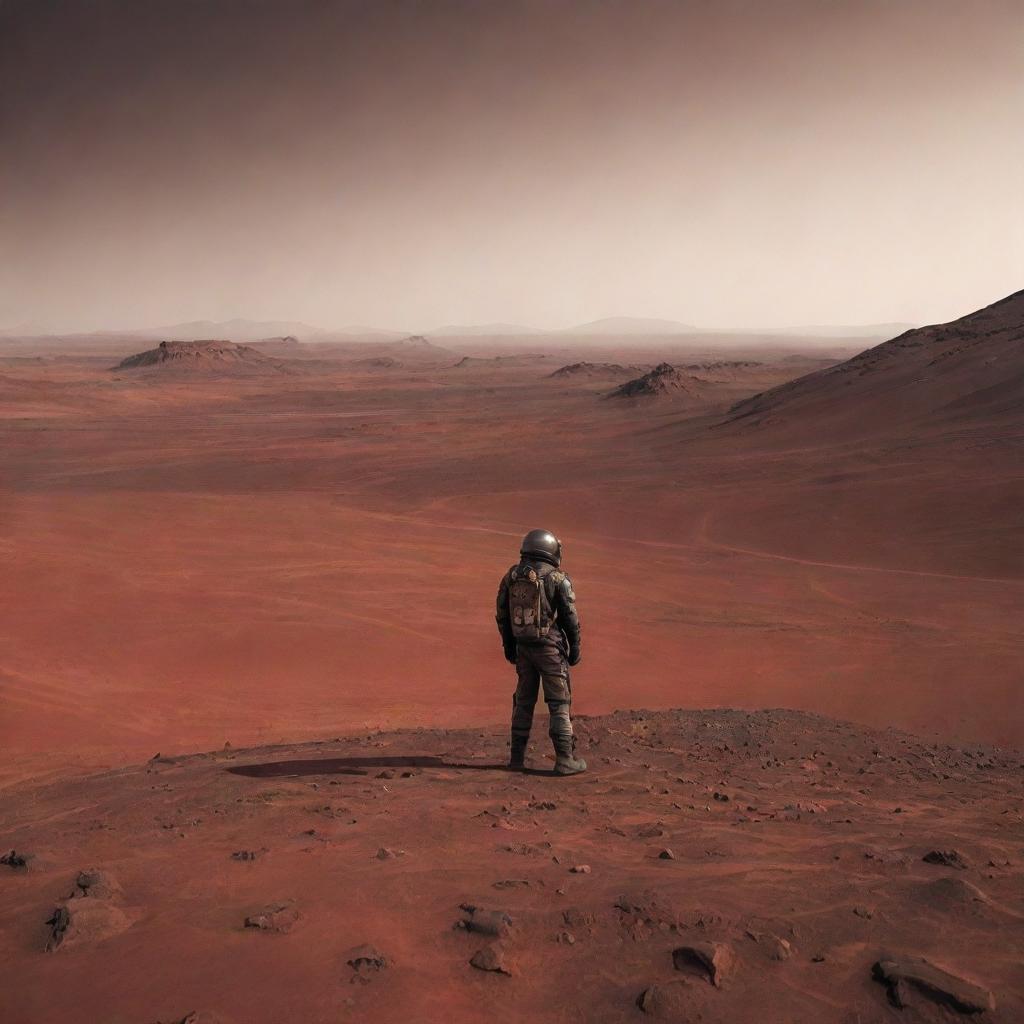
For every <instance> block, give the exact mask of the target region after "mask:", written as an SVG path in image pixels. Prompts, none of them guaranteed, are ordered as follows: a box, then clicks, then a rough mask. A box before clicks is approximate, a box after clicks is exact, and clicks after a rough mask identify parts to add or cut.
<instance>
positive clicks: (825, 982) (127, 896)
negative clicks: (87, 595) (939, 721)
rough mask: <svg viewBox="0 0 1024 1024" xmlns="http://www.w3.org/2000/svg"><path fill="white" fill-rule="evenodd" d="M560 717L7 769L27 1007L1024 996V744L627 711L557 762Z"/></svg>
mask: <svg viewBox="0 0 1024 1024" xmlns="http://www.w3.org/2000/svg"><path fill="white" fill-rule="evenodd" d="M543 731H544V730H543V723H542V722H540V721H538V723H537V735H536V736H535V739H534V744H533V748H532V750H531V758H530V760H531V763H532V765H533V770H532V771H530V772H529V773H527V774H525V775H522V774H511V773H508V772H507V771H505V770H503V768H502V767H501V765H502V764H503V762H504V760H505V758H506V757H507V744H506V741H505V736H504V733H503V732H499V731H496V730H484V731H479V730H473V729H461V730H452V731H445V730H439V729H431V730H425V729H412V730H402V731H398V732H384V733H377V732H373V733H370V734H368V735H364V736H361V737H353V738H350V739H345V740H337V741H327V742H324V743H320V744H307V745H291V746H277V747H263V748H253V749H248V750H222V751H220V752H217V753H213V754H202V755H195V756H190V757H183V758H168V757H160V758H157V759H156V760H154V761H151V762H148V763H147V764H144V765H142V766H139V767H130V768H122V769H118V770H115V771H110V772H105V773H101V774H97V775H92V776H88V777H82V778H78V779H75V780H66V781H63V782H60V783H46V784H38V783H33V784H21V785H18V786H15V787H13V788H10V789H8V790H7V791H6V793H5V799H4V802H3V807H2V811H0V835H2V836H3V838H4V842H5V844H6V846H8V847H11V846H13V847H14V850H15V852H16V854H22V855H25V856H26V857H27V865H26V866H25V867H9V866H6V865H2V864H0V923H2V924H0V1017H2V1019H3V1020H4V1021H5V1022H7V1024H42V1022H47V1024H49V1022H53V1021H61V1022H64V1024H95V1022H97V1021H104V1022H110V1024H153V1022H155V1021H162V1022H172V1021H173V1022H180V1021H183V1020H187V1021H190V1022H191V1021H207V1022H212V1021H220V1022H222V1024H223V1022H235V1024H289V1022H293V1021H311V1022H312V1021H352V1022H356V1021H358V1022H367V1024H377V1022H379V1024H394V1022H398V1021H440V1020H450V1021H458V1022H481V1024H485V1022H486V1024H494V1022H502V1021H507V1022H518V1021H523V1020H533V1021H539V1022H576V1021H579V1022H583V1021H586V1022H590V1024H603V1022H621V1021H641V1020H646V1019H652V1020H666V1021H687V1022H689V1021H692V1022H697V1021H700V1022H702V1024H719V1022H721V1024H732V1022H737V1021H751V1022H753V1021H757V1022H759V1024H761V1022H763V1024H794V1022H796V1024H804V1022H807V1024H810V1022H818V1024H831V1022H836V1024H856V1022H860V1024H882V1022H885V1021H892V1020H901V1021H908V1022H940V1021H947V1022H948V1021H951V1020H954V1019H966V1017H965V1013H964V1012H962V1009H963V1007H965V1006H967V1007H973V1008H974V1009H976V1010H979V1011H980V1015H979V1016H972V1017H971V1019H976V1020H982V1021H991V1022H993V1024H997V1022H1002V1024H1012V1022H1017V1021H1020V1020H1022V1019H1024V966H1022V961H1021V957H1020V950H1021V948H1022V946H1024V898H1022V893H1024V885H1022V882H1024V873H1022V864H1024V824H1022V810H1024V790H1022V784H1021V778H1022V775H1021V769H1022V767H1024V765H1022V762H1021V758H1020V756H1019V755H1010V754H1007V753H1003V752H1000V751H997V750H993V749H991V748H987V747H981V746H973V747H970V748H966V749H964V748H957V747H951V746H947V745H933V744H931V743H922V742H920V741H917V740H915V739H913V738H912V737H909V736H907V735H905V734H902V733H897V732H894V731H891V730H889V731H885V732H876V731H872V730H870V729H866V728H863V727H859V726H854V725H851V724H847V723H841V722H836V721H833V720H829V719H825V718H822V717H818V716H815V715H810V714H806V713H798V712H780V711H764V712H757V713H752V714H747V713H744V712H738V711H709V712H675V711H663V712H621V713H618V714H615V715H612V716H608V717H603V718H595V719H587V720H583V721H580V722H579V732H580V737H581V741H580V746H581V749H582V753H583V754H584V756H585V757H586V758H587V759H588V761H589V762H590V765H591V770H590V771H589V772H588V773H586V774H584V775H581V776H576V777H573V778H569V779H560V778H557V777H554V776H553V775H552V774H551V772H550V760H549V759H548V756H547V738H546V736H544V735H543ZM72 893H73V894H74V895H73V897H72V896H71V894H72ZM69 897H70V898H69ZM466 908H476V909H474V910H472V911H470V910H468V909H466ZM61 910H63V911H66V912H67V919H66V920H67V928H66V930H64V931H63V933H62V936H61V938H62V941H60V943H59V944H58V945H56V948H54V949H53V950H52V951H50V952H47V951H45V946H46V944H47V941H48V937H50V938H51V942H52V941H55V940H53V939H52V931H53V926H52V925H50V926H47V925H46V923H45V922H47V921H48V920H54V919H58V918H59V913H55V912H59V911H61ZM247 921H248V922H249V923H248V926H247V924H246V922H247ZM702 958H704V959H702ZM922 959H923V961H924V963H923V964H922V962H921V961H922ZM471 960H472V961H473V962H474V963H475V964H476V965H477V966H474V965H473V964H471ZM880 962H882V963H885V964H887V965H888V967H887V968H886V969H887V970H889V971H891V970H893V969H895V968H893V965H894V964H895V965H896V968H898V969H900V970H903V971H905V972H909V973H910V974H911V975H912V976H913V978H916V979H918V981H914V980H911V981H904V982H901V983H900V984H898V985H892V986H890V985H889V984H887V983H883V981H881V980H875V979H874V978H873V976H872V969H873V967H874V965H875V964H876V963H880ZM711 968H713V971H714V973H713V974H712V973H711ZM921 979H923V980H924V982H929V981H931V982H934V983H935V984H932V985H929V984H922V983H921ZM713 981H714V982H715V983H714V984H713V983H712V982H713ZM891 999H900V1000H902V1002H903V1003H904V1004H905V1009H904V1010H903V1011H902V1012H901V1011H897V1010H896V1009H895V1008H894V1007H893V1005H892V1003H891ZM638 1001H639V1002H638ZM956 1005H959V1006H960V1007H961V1010H957V1009H955V1008H951V1006H953V1007H955V1006H956ZM193 1013H194V1014H195V1016H189V1015H190V1014H193Z"/></svg>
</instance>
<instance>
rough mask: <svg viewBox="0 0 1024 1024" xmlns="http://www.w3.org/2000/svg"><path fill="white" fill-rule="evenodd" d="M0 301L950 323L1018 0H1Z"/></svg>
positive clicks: (59, 309) (1010, 233) (990, 178)
mask: <svg viewBox="0 0 1024 1024" xmlns="http://www.w3.org/2000/svg"><path fill="white" fill-rule="evenodd" d="M0 143H2V159H0V245H2V251H0V259H2V266H0V327H3V326H11V325H13V324H16V323H19V322H23V321H27V322H34V323H40V324H43V325H47V326H50V327H53V328H56V329H61V330H68V329H94V328H99V327H131V326H151V325H154V324H160V323H169V322H174V321H179V320H191V319H198V318H212V319H227V318H230V317H233V316H245V317H252V318H255V319H264V318H295V319H302V320H306V321H309V322H312V323H317V324H321V325H324V326H329V327H340V326H343V325H346V324H353V323H368V324H374V325H379V326H395V327H400V328H405V329H410V330H411V329H425V328H430V327H433V326H435V325H438V324H442V323H452V322H488V321H515V322H524V323H530V324H536V325H538V326H564V325H567V324H570V323H574V322H579V321H584V320H590V319H594V318H598V317H604V316H611V315H638V316H659V317H670V318H675V319H680V320H684V321H687V322H690V323H696V324H700V325H707V326H778V325H785V324H799V323H863V322H870V321H888V320H910V321H915V322H925V321H934V320H941V319H948V318H950V317H953V316H956V315H958V314H960V313H963V312H966V311H967V310H969V309H971V308H974V307H976V306H979V305H983V304H985V303H987V302H989V301H991V300H993V299H995V298H998V297H1000V296H1001V295H1003V294H1005V293H1008V292H1010V291H1013V290H1016V289H1018V288H1021V287H1024V200H1022V192H1024V190H1022V188H1021V182H1022V181H1024V3H1020V2H1019V0H960V2H945V0H920V2H917V0H904V2H899V0H885V2H872V0H865V2H848V3H840V2H826V0H815V2H797V0H780V2H771V0H749V2H731V0H717V2H711V0H706V2H694V3H684V2H676V3H662V2H657V0H631V2H626V0H622V2H619V0H604V2H601V0H593V2H578V3H574V2H569V0H565V2H554V0H551V2H547V3H540V2H537V3H516V2H509V0H503V2H500V3H499V2H497V0H495V2H482V0H481V2H477V3H448V2H441V0H437V2H430V3H428V2H412V0H409V2H405V3H397V2H388V0H365V2H344V3H342V2H326V0H299V2H296V0H290V2H284V0H280V2H264V0H219V2H218V0H202V2H199V0H118V2H112V0H76V2H56V0H13V2H12V0H0Z"/></svg>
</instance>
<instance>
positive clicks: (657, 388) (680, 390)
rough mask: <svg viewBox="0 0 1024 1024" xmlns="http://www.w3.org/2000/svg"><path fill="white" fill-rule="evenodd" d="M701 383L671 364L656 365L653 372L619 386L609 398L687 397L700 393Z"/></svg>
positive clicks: (609, 394)
mask: <svg viewBox="0 0 1024 1024" xmlns="http://www.w3.org/2000/svg"><path fill="white" fill-rule="evenodd" d="M701 383H702V382H701V381H700V380H698V379H697V378H696V377H693V376H691V375H690V374H687V373H683V372H682V371H681V370H677V369H676V368H675V367H674V366H673V365H672V364H671V363H658V365H657V366H655V367H654V369H653V370H649V371H648V372H647V373H645V374H643V375H642V376H640V377H636V378H634V379H633V380H628V381H626V383H625V384H620V385H619V386H618V387H617V388H615V389H614V390H613V391H610V392H609V393H608V397H609V398H658V397H666V396H670V397H674V398H679V397H687V396H696V395H698V394H699V393H700V387H701Z"/></svg>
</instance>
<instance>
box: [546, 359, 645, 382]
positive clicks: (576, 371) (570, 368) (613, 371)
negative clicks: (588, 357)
mask: <svg viewBox="0 0 1024 1024" xmlns="http://www.w3.org/2000/svg"><path fill="white" fill-rule="evenodd" d="M642 372H643V367H640V366H623V365H622V364H621V363H589V362H586V361H584V362H579V363H568V364H567V365H565V366H560V367H559V368H558V369H557V370H555V371H554V373H551V374H549V375H548V376H550V377H556V378H561V377H597V378H600V379H602V380H604V379H607V378H609V377H629V376H631V375H632V374H635V373H642Z"/></svg>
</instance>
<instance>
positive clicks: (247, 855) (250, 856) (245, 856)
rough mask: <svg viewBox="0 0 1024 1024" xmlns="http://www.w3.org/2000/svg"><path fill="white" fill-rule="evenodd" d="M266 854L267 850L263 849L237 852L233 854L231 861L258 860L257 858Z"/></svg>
mask: <svg viewBox="0 0 1024 1024" xmlns="http://www.w3.org/2000/svg"><path fill="white" fill-rule="evenodd" d="M266 852H267V851H266V849H265V848H264V849H262V850H235V852H234V853H233V854H231V859H232V860H256V858H257V857H262V856H263V854H265V853H266Z"/></svg>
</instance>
